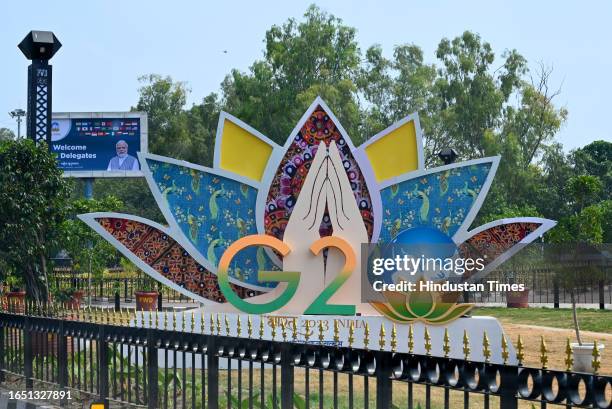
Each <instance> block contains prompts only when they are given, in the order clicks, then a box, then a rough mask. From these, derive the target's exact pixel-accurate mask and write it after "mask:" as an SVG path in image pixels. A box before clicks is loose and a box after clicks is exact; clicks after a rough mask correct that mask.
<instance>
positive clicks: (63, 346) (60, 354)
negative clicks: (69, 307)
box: [57, 320, 68, 406]
mask: <svg viewBox="0 0 612 409" xmlns="http://www.w3.org/2000/svg"><path fill="white" fill-rule="evenodd" d="M64 333H65V332H64V320H59V328H58V330H57V381H58V383H59V388H60V391H65V390H66V387H67V386H68V345H67V343H68V338H67V337H66V336H65V335H64ZM61 403H62V406H63V403H64V402H61Z"/></svg>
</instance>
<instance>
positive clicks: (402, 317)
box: [82, 98, 555, 323]
mask: <svg viewBox="0 0 612 409" xmlns="http://www.w3.org/2000/svg"><path fill="white" fill-rule="evenodd" d="M321 141H323V142H325V143H326V144H327V145H329V143H330V142H331V141H335V143H336V144H337V146H338V147H339V151H340V155H341V158H342V161H343V165H344V171H345V172H346V175H347V177H348V179H349V181H350V182H351V188H352V192H353V195H354V197H355V201H356V202H357V204H358V206H359V209H360V212H361V216H362V219H363V222H364V224H365V226H366V229H367V233H368V238H369V240H370V242H372V243H377V242H381V243H387V242H391V241H392V240H393V239H394V238H395V237H396V236H397V235H398V234H400V233H402V232H406V231H409V230H410V229H415V228H431V229H436V230H438V231H440V232H442V233H443V234H444V235H446V236H448V238H449V240H452V242H453V243H455V245H456V246H457V247H458V249H459V252H460V254H481V255H483V254H486V255H487V257H488V258H487V260H488V265H487V268H486V269H485V271H484V272H483V273H481V274H480V276H478V277H476V276H473V277H466V278H467V279H469V280H475V279H478V278H481V276H482V274H487V273H488V272H489V271H490V270H491V269H492V268H494V267H496V266H497V265H499V264H500V263H502V262H503V261H505V260H507V259H508V258H509V257H510V256H511V255H512V254H514V253H515V252H516V251H518V250H519V249H520V246H519V244H522V243H529V242H531V241H533V240H534V239H535V238H536V237H538V236H540V235H541V234H543V233H544V232H545V231H547V230H548V229H550V228H551V227H553V226H554V224H555V223H554V222H553V221H550V220H546V219H539V218H518V219H511V220H502V221H497V222H493V223H489V224H487V225H485V226H482V227H479V228H476V229H474V230H471V231H470V230H469V228H470V225H471V224H472V222H473V221H474V219H475V217H476V215H477V213H478V211H479V209H480V207H481V205H482V203H483V201H484V199H485V197H486V195H487V193H488V191H489V188H490V186H491V182H492V180H493V177H494V176H495V172H496V170H497V165H498V163H499V160H500V158H499V157H492V158H483V159H477V160H471V161H467V162H462V163H455V164H451V165H446V166H442V167H438V168H434V169H424V154H423V146H422V135H421V130H420V125H419V120H418V116H417V115H416V114H413V115H410V116H407V117H406V118H404V119H402V120H400V121H399V122H397V123H396V124H393V125H391V126H390V127H389V128H387V129H385V130H384V131H382V132H380V133H379V134H377V135H375V136H373V137H372V138H370V139H369V140H368V141H367V142H366V143H364V144H362V145H361V146H359V147H355V146H354V145H353V143H352V140H351V138H350V137H349V135H348V134H347V132H346V131H345V130H344V129H343V127H342V125H341V124H340V123H339V121H338V120H337V119H336V117H335V116H334V114H333V113H332V112H331V110H330V109H329V107H328V106H327V105H326V104H325V102H324V101H323V100H322V99H321V98H317V99H316V100H315V101H314V102H313V103H312V104H311V106H310V107H309V108H308V110H307V111H306V112H305V113H304V115H303V117H302V118H301V119H300V121H299V122H298V124H297V125H296V127H295V128H294V130H293V132H292V133H291V134H290V135H289V137H288V138H287V141H286V143H285V144H284V146H279V145H277V144H275V143H274V142H272V141H271V140H270V139H268V138H267V137H265V136H264V135H262V134H261V133H260V132H258V131H257V130H255V129H254V128H252V127H250V126H249V125H247V124H245V123H244V122H242V121H240V120H239V119H237V118H235V117H233V116H231V115H230V114H227V113H222V114H221V115H220V118H219V126H218V129H217V136H216V141H215V155H214V161H213V167H212V168H207V167H203V166H200V165H195V164H191V163H187V162H184V161H179V160H176V159H172V158H166V157H161V156H157V155H152V154H140V155H139V159H140V162H141V164H142V168H143V172H144V174H145V177H146V180H147V183H148V185H149V188H150V189H151V191H152V193H153V196H154V198H155V200H156V202H157V205H158V206H159V208H160V209H161V211H162V214H163V215H164V217H165V218H166V221H167V223H168V227H164V226H160V225H158V224H156V223H154V222H151V221H148V220H144V219H141V218H137V217H134V216H126V215H117V214H110V213H101V214H90V215H83V216H82V219H83V220H84V221H85V222H86V223H88V224H89V225H90V226H91V227H92V228H94V229H95V230H96V231H98V232H99V233H100V234H102V235H103V237H105V238H106V239H107V240H109V241H110V242H111V243H113V244H114V245H115V246H116V247H117V248H118V249H119V250H120V251H121V252H122V253H123V254H124V255H126V256H127V257H128V258H130V259H131V260H132V261H135V262H137V264H138V265H139V267H141V268H142V269H143V270H144V271H145V272H146V273H147V274H149V275H151V276H153V277H154V278H156V279H158V280H160V281H162V282H163V283H164V284H167V285H170V286H172V287H174V288H176V289H178V290H179V291H182V292H183V293H184V294H187V295H188V296H190V297H192V298H195V299H198V300H204V301H206V302H223V301H224V300H222V299H221V298H220V297H218V296H217V295H218V294H217V293H215V291H216V290H217V289H218V285H217V284H216V274H217V267H218V261H219V259H220V257H221V255H222V254H223V253H224V251H225V249H227V248H228V246H229V245H231V244H232V243H233V242H235V241H236V240H237V239H238V238H240V237H244V236H246V235H251V234H268V235H272V236H275V237H277V238H280V239H282V237H283V235H284V232H285V228H286V226H287V223H288V220H289V217H290V215H291V212H292V210H293V206H294V205H295V203H296V201H297V199H298V197H299V195H300V194H301V193H302V185H303V183H304V179H305V177H306V175H307V174H308V172H309V168H310V164H311V162H312V160H313V158H314V154H315V153H316V150H317V149H318V146H319V143H320V142H321ZM310 193H311V192H308V194H310ZM113 223H127V224H128V225H129V224H131V227H130V228H131V229H133V231H131V232H130V233H125V234H124V233H123V231H122V230H121V229H119V230H117V229H113V228H112V224H113ZM143 229H144V230H146V231H149V233H148V234H152V235H157V236H160V235H165V237H167V238H168V239H170V238H171V240H172V241H173V243H174V244H173V246H174V247H173V249H175V250H173V251H175V252H178V253H180V256H176V257H177V258H176V257H175V256H173V255H170V258H171V259H173V257H175V258H176V259H177V260H183V261H180V263H182V264H181V266H182V267H181V268H184V269H185V271H184V273H185V274H187V275H189V274H191V275H192V276H193V277H197V273H201V274H203V275H201V276H200V277H201V280H203V281H204V282H205V283H206V284H205V287H206V288H208V289H209V291H212V292H210V293H203V292H201V291H200V290H198V288H196V287H194V286H193V285H192V284H189V283H186V282H185V279H184V277H185V275H180V274H178V275H177V274H165V275H164V270H163V268H162V264H160V259H159V258H156V256H157V255H158V254H157V253H155V255H156V256H153V255H151V254H148V253H147V254H145V253H146V250H143V249H144V248H145V247H146V246H145V244H146V243H145V242H143V243H142V245H141V247H133V246H132V244H133V242H132V241H131V240H135V237H139V236H138V235H141V234H143V233H141V230H143ZM147 229H148V230H147ZM151 232H156V233H154V234H153V233H151ZM319 232H320V234H321V235H322V236H325V235H330V234H332V233H333V232H332V228H331V224H330V222H329V218H324V220H323V223H322V224H321V226H320V229H319ZM156 240H159V239H156ZM143 251H144V252H143ZM160 251H161V250H160ZM178 253H177V254H178ZM164 254H167V253H164ZM172 254H174V253H172ZM181 257H182V258H181ZM186 260H191V261H186ZM177 262H178V261H177ZM281 266H282V260H281V259H280V258H279V257H278V255H277V254H275V253H274V252H272V251H269V250H264V249H262V248H259V249H254V248H253V249H247V250H245V251H243V252H241V253H240V254H239V255H237V256H236V258H235V260H234V263H233V265H232V266H230V270H229V276H230V280H231V282H232V283H233V284H234V285H235V290H236V291H237V292H238V294H239V295H240V296H241V297H251V296H253V295H255V294H257V293H258V292H268V291H270V290H271V287H274V283H272V284H270V283H266V282H259V281H258V279H257V272H258V271H260V270H271V269H275V268H276V269H278V268H280V267H281ZM160 268H162V270H160ZM194 274H196V275H194ZM195 281H197V279H196V280H195ZM387 295H388V301H389V302H388V303H377V304H375V307H376V308H377V309H378V310H379V311H380V312H381V313H383V314H384V315H386V316H388V317H390V318H392V319H396V320H397V321H400V322H407V321H411V320H421V321H425V322H430V323H443V322H448V321H449V320H451V319H454V318H456V317H458V316H460V315H462V314H464V313H465V312H466V311H467V310H468V309H469V308H471V306H470V305H467V304H456V303H455V302H454V301H455V300H452V299H448V298H445V295H444V294H442V295H437V296H436V295H432V294H429V295H427V294H413V295H406V294H401V293H392V294H387Z"/></svg>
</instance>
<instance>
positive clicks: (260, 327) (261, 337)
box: [259, 315, 264, 339]
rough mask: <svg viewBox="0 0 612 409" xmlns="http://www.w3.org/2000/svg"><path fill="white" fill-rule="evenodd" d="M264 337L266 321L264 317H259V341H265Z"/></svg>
mask: <svg viewBox="0 0 612 409" xmlns="http://www.w3.org/2000/svg"><path fill="white" fill-rule="evenodd" d="M263 336H264V320H263V316H262V315H260V316H259V339H263Z"/></svg>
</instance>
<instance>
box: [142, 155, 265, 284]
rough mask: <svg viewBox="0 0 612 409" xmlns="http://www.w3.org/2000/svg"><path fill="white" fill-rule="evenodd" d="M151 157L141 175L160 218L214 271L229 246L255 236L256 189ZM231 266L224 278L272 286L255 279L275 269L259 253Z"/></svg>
mask: <svg viewBox="0 0 612 409" xmlns="http://www.w3.org/2000/svg"><path fill="white" fill-rule="evenodd" d="M151 156H152V155H147V157H146V160H145V164H146V166H147V168H148V172H146V170H145V174H147V173H149V174H150V178H151V179H152V181H149V184H150V185H151V186H150V187H151V190H152V191H153V192H154V196H155V198H156V200H157V201H158V205H159V206H160V208H161V209H162V212H163V213H164V216H166V218H168V219H169V220H168V221H169V222H170V224H171V225H173V224H174V225H175V226H176V227H177V228H178V229H180V231H181V232H182V233H183V234H184V236H185V238H186V239H187V240H188V241H189V242H190V243H191V244H192V245H193V247H194V248H195V249H196V250H198V251H199V252H200V254H202V255H203V256H204V257H205V258H206V259H207V260H208V262H209V263H210V266H209V267H211V269H212V270H213V271H216V267H217V265H218V262H219V259H220V258H221V256H222V255H223V253H224V252H225V250H226V249H227V248H228V247H229V246H230V245H231V244H232V243H233V242H235V241H236V240H238V239H239V238H241V237H244V236H247V235H250V234H257V227H256V222H255V201H256V199H257V189H256V188H255V187H253V186H251V185H248V184H246V183H243V182H241V181H240V180H236V179H234V178H231V177H229V176H224V175H221V174H219V173H223V172H222V171H221V172H219V171H215V170H212V169H207V168H203V167H199V166H195V165H190V164H187V163H183V164H181V163H176V161H173V160H164V159H165V158H159V157H155V158H156V159H152V158H151ZM233 266H236V267H235V268H230V272H229V274H230V276H231V277H233V278H235V279H237V280H239V281H242V282H245V283H248V284H252V285H257V286H261V287H268V288H269V287H274V286H275V285H276V284H275V283H261V282H259V281H258V280H257V272H258V271H259V270H273V269H275V267H274V266H273V263H272V262H271V261H270V259H269V257H268V256H267V255H266V253H265V251H263V249H256V248H251V249H246V250H243V251H241V252H240V253H238V255H236V257H235V258H234V261H233V263H232V267H233ZM238 266H240V267H238Z"/></svg>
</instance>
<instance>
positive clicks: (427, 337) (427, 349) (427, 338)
mask: <svg viewBox="0 0 612 409" xmlns="http://www.w3.org/2000/svg"><path fill="white" fill-rule="evenodd" d="M423 337H424V338H425V355H431V336H430V335H429V329H428V328H427V327H425V333H424V335H423Z"/></svg>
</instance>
